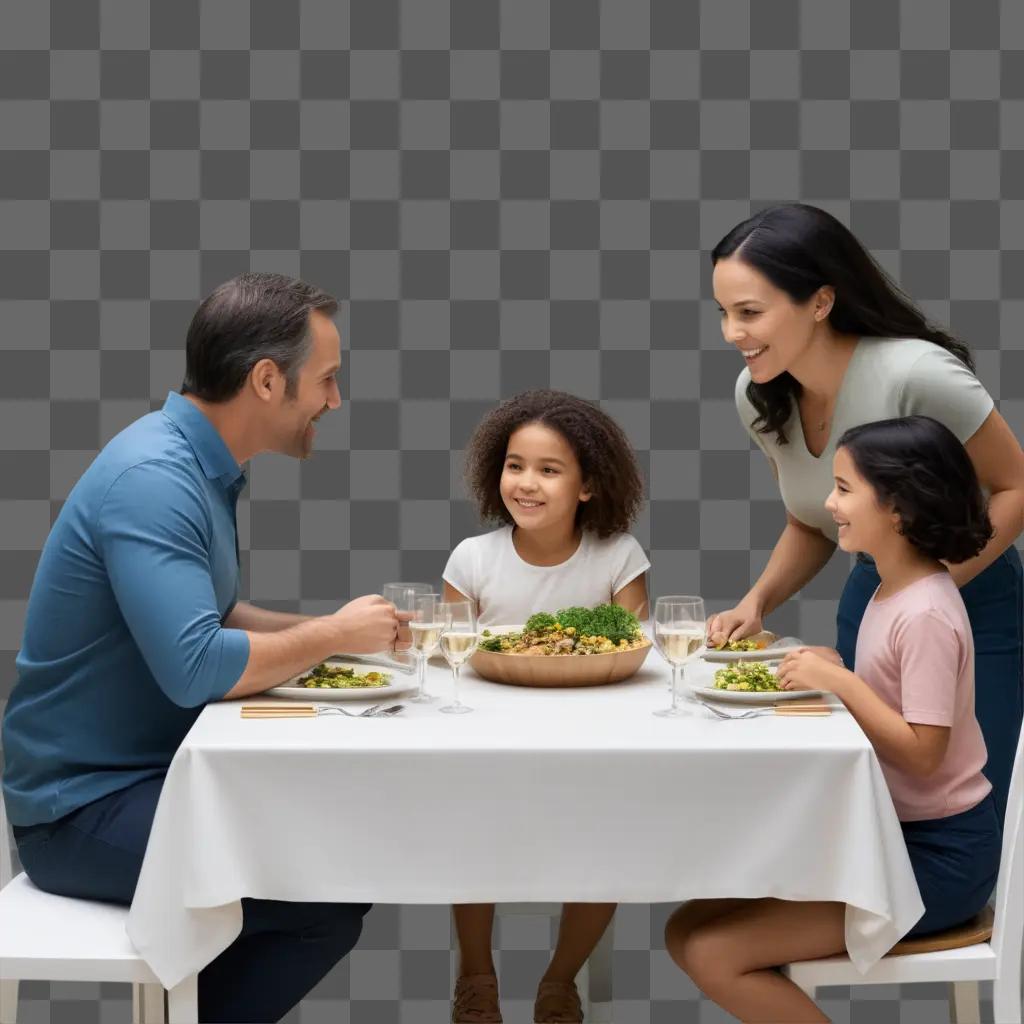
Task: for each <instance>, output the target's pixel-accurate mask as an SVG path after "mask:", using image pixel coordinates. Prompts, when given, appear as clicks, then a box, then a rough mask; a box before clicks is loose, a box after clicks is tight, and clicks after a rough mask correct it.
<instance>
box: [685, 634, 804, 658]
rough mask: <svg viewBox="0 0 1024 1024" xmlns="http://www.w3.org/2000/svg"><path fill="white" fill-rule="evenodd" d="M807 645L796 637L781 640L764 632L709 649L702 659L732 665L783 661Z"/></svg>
mask: <svg viewBox="0 0 1024 1024" xmlns="http://www.w3.org/2000/svg"><path fill="white" fill-rule="evenodd" d="M806 646H807V645H806V644H802V643H800V641H799V640H797V639H796V638H795V637H785V638H783V639H781V640H780V639H779V638H778V637H777V636H776V635H775V634H774V633H770V632H768V630H762V631H761V632H760V633H755V634H754V635H753V636H748V637H745V638H744V639H742V640H730V641H729V642H728V643H726V644H723V645H722V646H721V647H708V648H706V649H705V651H704V653H703V654H702V655H701V658H703V659H704V661H713V662H721V663H722V664H732V663H733V662H739V661H781V660H782V659H783V658H784V657H785V656H786V655H787V654H789V653H790V652H791V651H799V650H800V648H801V647H806Z"/></svg>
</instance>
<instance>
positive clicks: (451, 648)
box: [440, 601, 480, 715]
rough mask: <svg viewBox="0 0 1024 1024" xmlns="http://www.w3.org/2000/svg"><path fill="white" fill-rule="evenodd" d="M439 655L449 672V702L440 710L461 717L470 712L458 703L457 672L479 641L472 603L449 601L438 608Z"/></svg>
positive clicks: (468, 708)
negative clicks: (439, 627)
mask: <svg viewBox="0 0 1024 1024" xmlns="http://www.w3.org/2000/svg"><path fill="white" fill-rule="evenodd" d="M440 607H441V619H442V621H443V622H444V628H443V629H442V631H441V653H442V654H443V655H444V658H445V661H447V662H448V664H449V666H451V670H452V702H451V704H446V705H445V706H444V707H443V708H441V709H440V710H441V711H443V712H444V713H445V714H448V715H464V714H466V712H467V711H472V710H473V709H472V708H470V707H467V706H466V705H465V704H463V703H462V702H461V701H460V700H459V670H460V669H461V668H462V666H463V665H464V664H465V663H466V662H467V661H468V660H469V658H470V657H471V656H472V654H473V652H474V651H475V650H476V647H477V644H478V643H479V642H480V634H479V633H478V632H477V623H476V612H475V610H474V608H473V604H472V602H471V601H451V602H448V603H446V604H442V605H441V606H440Z"/></svg>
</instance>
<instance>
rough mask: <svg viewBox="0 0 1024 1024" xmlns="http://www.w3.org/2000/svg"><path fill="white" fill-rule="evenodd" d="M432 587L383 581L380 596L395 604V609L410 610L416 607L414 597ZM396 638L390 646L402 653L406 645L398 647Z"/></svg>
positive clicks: (431, 591)
mask: <svg viewBox="0 0 1024 1024" xmlns="http://www.w3.org/2000/svg"><path fill="white" fill-rule="evenodd" d="M433 592H434V588H433V587H432V586H431V585H430V584H429V583H385V584H384V586H383V587H382V588H381V596H382V597H383V598H384V600H385V601H390V602H391V603H392V604H393V605H394V606H395V611H398V612H411V611H414V610H415V608H416V598H417V597H424V596H426V595H427V594H432V593H433ZM398 643H399V641H398V639H397V638H396V639H395V642H394V644H392V646H391V650H392V653H394V654H404V653H405V652H406V651H407V650H408V649H409V648H408V646H405V647H399V646H398Z"/></svg>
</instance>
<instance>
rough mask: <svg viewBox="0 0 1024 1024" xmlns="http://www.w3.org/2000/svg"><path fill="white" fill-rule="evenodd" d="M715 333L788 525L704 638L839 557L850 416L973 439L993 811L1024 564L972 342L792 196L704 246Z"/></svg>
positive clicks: (1008, 466) (861, 595) (1001, 447)
mask: <svg viewBox="0 0 1024 1024" xmlns="http://www.w3.org/2000/svg"><path fill="white" fill-rule="evenodd" d="M711 259H712V262H713V264H714V278H713V281H714V292H715V299H716V301H717V302H718V305H719V307H720V308H721V311H722V334H723V335H724V337H725V340H726V341H727V342H729V343H730V344H732V345H735V346H736V348H737V349H739V351H740V353H741V354H742V356H743V358H744V360H745V361H746V367H745V369H744V370H743V371H742V373H741V374H740V376H739V379H738V381H737V384H736V406H737V409H738V411H739V415H740V419H741V420H742V421H743V424H744V426H745V427H746V428H747V430H748V431H749V433H750V436H751V437H752V438H753V440H754V441H755V443H756V444H757V445H758V447H759V448H760V449H761V450H762V451H763V452H764V454H765V455H766V456H767V457H768V460H769V461H770V463H771V466H772V470H773V472H774V473H775V476H776V479H777V480H778V482H779V490H780V492H781V495H782V499H783V502H784V504H785V506H786V526H785V528H784V529H783V531H782V535H781V537H780V538H779V540H778V543H777V544H776V545H775V550H774V551H773V552H772V556H771V558H770V559H769V561H768V564H767V566H766V567H765V570H764V572H763V573H762V574H761V576H760V578H759V579H758V580H757V582H756V583H754V585H753V586H752V587H751V588H750V591H749V592H748V593H747V595H746V596H745V597H744V598H743V599H742V600H741V601H740V603H739V604H738V605H737V606H736V607H735V608H731V609H729V610H728V611H724V612H721V613H719V614H717V615H715V616H713V617H712V619H711V621H710V622H709V624H708V633H709V638H710V640H711V642H712V643H718V642H722V641H724V640H726V639H738V638H740V637H743V636H748V635H750V634H751V633H755V632H757V631H758V630H760V629H761V623H762V619H763V618H764V617H765V615H767V614H768V613H769V612H771V611H772V610H773V609H774V608H777V607H778V606H779V605H780V604H782V603H783V602H784V601H786V600H787V599H788V598H789V597H791V596H792V595H793V594H795V593H796V592H797V591H798V590H800V588H801V587H803V586H804V585H805V584H806V583H808V581H810V580H811V579H812V578H813V577H814V576H816V575H817V574H818V573H819V572H820V571H821V569H822V568H823V567H824V566H825V563H826V562H828V560H829V559H830V558H831V557H832V553H833V552H834V551H835V548H836V541H837V538H838V536H839V530H840V529H841V524H839V523H836V522H835V521H833V519H832V516H831V515H830V514H829V513H828V512H827V511H826V510H825V506H824V503H825V499H826V497H827V496H828V494H829V492H830V491H831V489H832V469H831V464H832V456H833V454H834V446H835V442H836V440H837V439H838V438H839V437H840V436H841V435H842V433H843V432H844V431H845V430H847V429H848V428H849V427H853V426H857V425H860V424H863V423H870V422H874V421H876V420H882V419H889V418H892V417H897V416H909V415H912V414H922V415H927V416H931V417H933V418H934V419H937V420H939V422H941V423H943V424H945V426H947V427H949V429H950V430H952V432H953V433H954V434H955V435H956V436H957V437H958V438H959V439H960V441H961V442H962V443H963V444H964V445H965V446H966V449H967V453H968V455H969V456H970V458H971V461H972V462H973V463H974V467H975V470H976V472H977V474H978V479H979V480H980V482H981V484H982V486H983V487H984V489H985V490H986V492H987V493H988V496H989V516H990V518H991V520H992V525H993V527H994V530H995V533H994V536H993V537H992V539H991V540H990V541H989V543H988V545H987V546H986V547H985V548H984V550H983V551H982V552H981V553H980V554H979V555H978V556H977V557H976V558H972V559H971V560H970V561H968V562H964V563H962V564H960V565H954V566H950V575H951V576H952V577H953V579H954V581H955V582H956V583H957V585H958V586H959V587H960V588H961V594H962V597H963V599H964V603H965V605H966V606H967V611H968V614H969V616H970V619H971V626H972V629H973V631H974V641H975V674H976V688H975V702H976V712H977V716H978V721H979V723H980V724H981V728H982V732H983V734H984V736H985V742H986V745H987V747H988V753H989V763H988V765H987V766H986V768H985V774H986V775H987V776H988V778H989V780H990V781H991V782H992V786H993V791H994V794H995V797H996V805H997V809H998V811H999V813H1000V816H1001V815H1002V814H1003V812H1004V810H1005V805H1006V792H1007V788H1008V785H1009V774H1010V769H1011V767H1012V760H1013V753H1014V750H1015V748H1016V742H1017V735H1018V733H1019V730H1020V725H1021V717H1022V711H1024V656H1022V651H1024V641H1022V630H1024V624H1022V615H1024V611H1022V606H1024V597H1022V593H1024V584H1022V573H1021V561H1020V556H1019V554H1018V552H1017V549H1016V548H1015V547H1014V541H1015V540H1016V538H1017V537H1018V536H1019V535H1020V533H1021V531H1022V529H1024V452H1022V450H1021V446H1020V444H1019V443H1018V441H1017V439H1016V438H1015V437H1014V435H1013V432H1012V431H1011V430H1010V428H1009V426H1007V424H1006V421H1005V420H1004V419H1003V418H1002V416H1001V415H1000V414H999V412H998V411H997V410H996V409H995V407H994V404H993V401H992V399H991V397H990V396H989V394H988V393H987V392H986V390H985V388H984V387H983V386H982V384H981V383H980V381H979V380H978V378H977V377H976V376H975V375H974V363H973V361H972V359H971V355H970V351H969V350H968V349H967V347H966V346H965V345H964V344H963V343H962V342H959V341H957V340H956V339H955V338H953V337H952V336H951V335H950V334H948V333H947V332H946V331H944V330H942V329H941V328H938V327H935V326H933V325H931V324H929V323H928V322H927V321H926V320H925V318H924V316H923V315H922V314H921V312H920V311H919V310H918V309H916V308H915V307H914V306H913V304H912V303H911V302H910V301H909V300H908V299H907V298H906V296H904V295H903V294H902V293H901V292H900V291H899V289H898V288H897V287H896V286H895V285H894V284H893V283H892V282H891V281H890V280H889V279H888V277H887V276H886V275H885V273H884V272H883V271H882V270H881V269H880V268H879V266H878V265H877V264H876V263H875V261H874V260H873V259H872V258H871V256H870V255H869V254H868V253H867V251H866V250H865V249H864V247H863V246H862V245H861V244H860V242H859V241H858V240H857V239H856V238H855V237H854V236H853V234H852V233H851V232H850V231H849V230H848V229H847V228H846V227H844V226H843V225H842V224H841V223H840V222H839V221H837V220H836V219H835V218H834V217H832V216H831V215H830V214H828V213H826V212H825V211H823V210H819V209H817V208H816V207H813V206H806V205H803V204H791V205H785V206H775V207H771V208H769V209H767V210H763V211H761V212H760V213H758V214H756V215H755V216H754V217H751V218H750V219H749V220H746V221H744V222H743V223H742V224H739V225H738V226H737V227H735V228H733V229H732V231H730V232H729V233H728V234H727V235H726V236H725V238H723V239H722V241H721V242H719V243H718V245H717V246H716V247H715V249H714V250H713V251H712V254H711ZM878 582H879V580H878V575H877V572H876V571H875V568H874V564H873V563H871V562H870V559H867V558H866V556H859V557H858V562H857V563H856V565H855V566H854V569H853V571H852V572H851V574H850V577H849V579H848V580H847V584H846V587H845V589H844V591H843V596H842V599H841V601H840V606H839V615H838V623H837V625H838V644H837V646H838V648H839V652H840V654H841V655H842V656H843V660H844V662H845V663H846V666H847V667H848V668H850V669H851V670H852V669H853V664H854V655H855V650H856V637H857V630H858V627H859V625H860V619H861V616H862V615H863V613H864V609H865V608H866V606H867V602H868V601H869V600H870V598H871V595H872V594H873V593H874V589H875V587H877V586H878Z"/></svg>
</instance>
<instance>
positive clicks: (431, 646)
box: [409, 594, 444, 704]
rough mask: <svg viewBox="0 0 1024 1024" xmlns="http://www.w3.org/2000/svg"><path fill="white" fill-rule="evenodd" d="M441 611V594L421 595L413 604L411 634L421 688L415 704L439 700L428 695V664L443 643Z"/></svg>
mask: <svg viewBox="0 0 1024 1024" xmlns="http://www.w3.org/2000/svg"><path fill="white" fill-rule="evenodd" d="M440 609H441V595H440V594H419V595H417V597H416V599H415V602H414V604H413V609H412V619H411V620H410V622H409V634H410V636H411V637H412V652H413V656H414V657H415V658H416V663H417V665H416V667H417V669H418V670H419V686H418V687H417V689H416V695H415V696H414V697H411V698H410V701H411V703H413V704H433V702H434V701H435V700H437V698H436V697H433V696H431V695H430V694H429V693H427V662H428V661H429V660H430V656H431V655H432V654H433V653H434V652H435V651H436V650H437V648H438V645H439V644H440V642H441V632H442V630H443V629H444V622H443V620H442V618H441V610H440Z"/></svg>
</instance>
